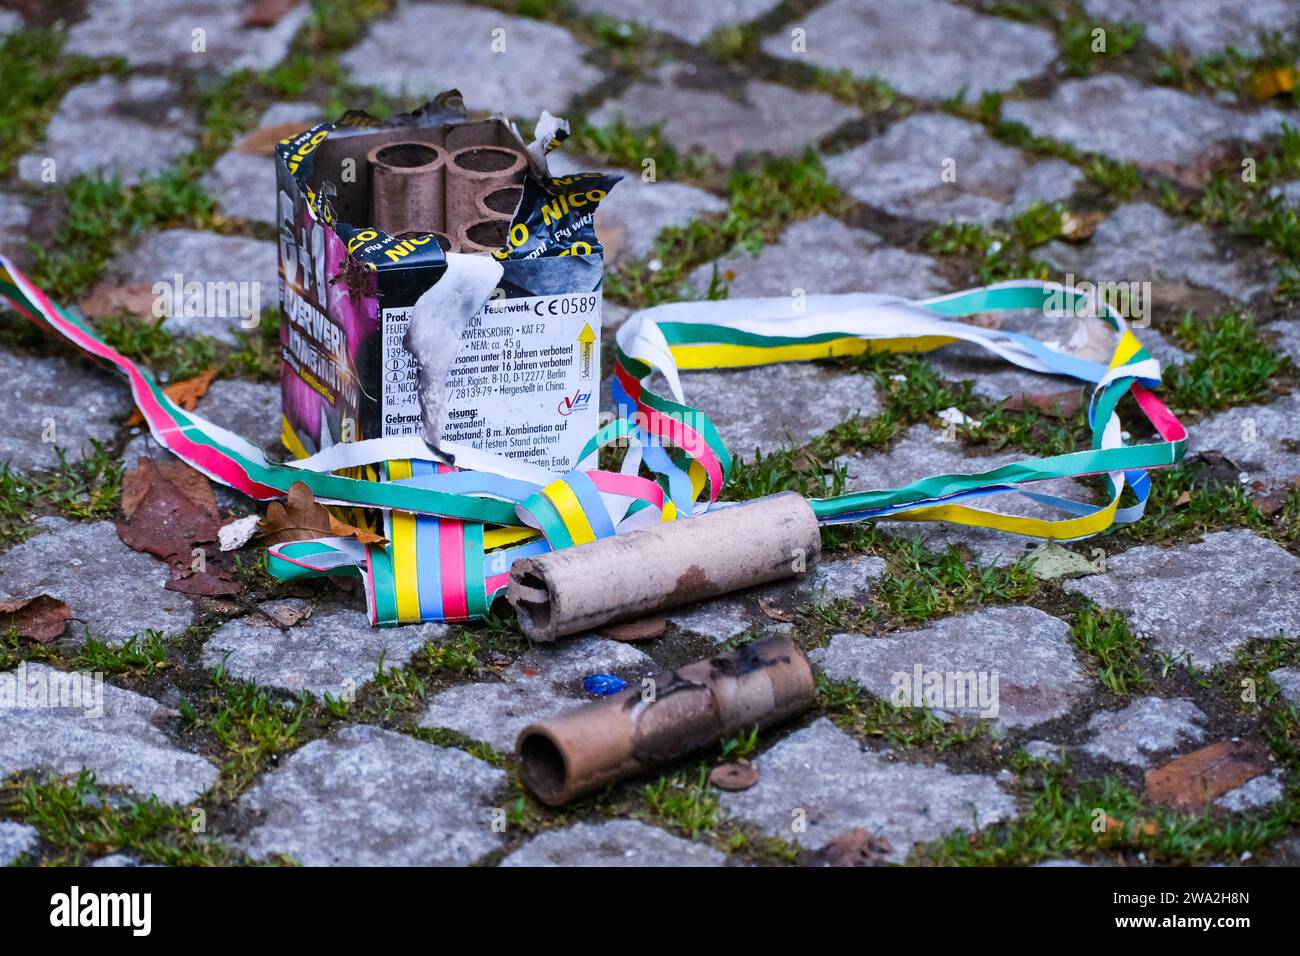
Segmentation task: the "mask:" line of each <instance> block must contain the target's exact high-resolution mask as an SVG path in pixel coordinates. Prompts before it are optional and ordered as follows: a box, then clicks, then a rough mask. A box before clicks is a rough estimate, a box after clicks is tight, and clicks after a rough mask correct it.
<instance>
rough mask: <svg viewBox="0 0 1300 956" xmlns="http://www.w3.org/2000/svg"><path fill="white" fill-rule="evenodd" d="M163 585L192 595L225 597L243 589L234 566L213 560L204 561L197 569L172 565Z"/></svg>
mask: <svg viewBox="0 0 1300 956" xmlns="http://www.w3.org/2000/svg"><path fill="white" fill-rule="evenodd" d="M163 587H165V588H166V589H167V590H168V591H177V592H179V593H181V594H189V595H193V596H194V597H225V596H228V595H231V594H238V593H239V592H240V591H242V590H243V589H244V586H243V584H241V583H240V581H239V576H238V575H237V574H236V573H235V569H234V568H232V567H230V566H229V565H227V564H217V563H215V562H213V563H211V564H208V563H205V564H204V566H203V569H202V570H199V571H195V570H192V569H191V568H189V567H185V568H175V567H173V569H172V576H171V579H170V580H169V581H168V582H167V583H166V584H165V585H163Z"/></svg>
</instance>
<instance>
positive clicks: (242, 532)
mask: <svg viewBox="0 0 1300 956" xmlns="http://www.w3.org/2000/svg"><path fill="white" fill-rule="evenodd" d="M261 523H262V519H260V518H259V517H258V516H257V515H249V516H248V517H247V518H237V519H235V520H234V521H231V522H230V523H228V524H223V525H222V526H221V530H220V531H218V532H217V544H218V545H219V546H220V548H221V550H222V551H238V550H239V549H240V548H242V547H243V546H244V545H246V544H248V542H249V540H250V539H251V538H252V537H253V535H255V534H257V526H258V525H259V524H261Z"/></svg>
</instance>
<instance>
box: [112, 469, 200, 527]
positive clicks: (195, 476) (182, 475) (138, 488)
mask: <svg viewBox="0 0 1300 956" xmlns="http://www.w3.org/2000/svg"><path fill="white" fill-rule="evenodd" d="M158 481H167V482H170V483H171V484H172V485H173V486H175V488H176V490H177V491H179V492H180V493H181V494H183V495H184V496H185V497H186V498H188V499H189V500H190V501H191V502H193V503H194V504H195V505H197V506H198V507H199V508H202V509H203V511H204V512H205V513H206V514H208V515H210V516H211V517H213V518H217V517H218V516H219V514H220V512H219V511H218V510H217V499H216V496H215V495H214V494H213V493H212V484H211V482H209V481H208V479H207V476H206V475H204V474H203V473H202V472H200V471H196V470H194V469H193V468H191V467H190V466H189V465H187V464H185V462H183V461H163V462H156V461H154V460H153V459H152V458H141V459H139V460H138V461H137V462H136V464H135V467H134V468H132V469H131V470H130V471H128V472H127V473H126V474H125V475H123V476H122V513H123V514H124V515H126V518H127V521H130V520H131V517H132V516H133V515H134V514H135V512H136V509H137V508H138V507H139V505H140V502H141V501H143V500H144V497H145V495H146V494H148V492H149V490H150V489H151V488H152V487H153V486H154V484H155V483H156V482H158Z"/></svg>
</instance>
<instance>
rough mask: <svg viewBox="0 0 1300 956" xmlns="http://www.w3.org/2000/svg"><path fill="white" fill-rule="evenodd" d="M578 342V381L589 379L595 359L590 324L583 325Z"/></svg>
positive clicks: (594, 342)
mask: <svg viewBox="0 0 1300 956" xmlns="http://www.w3.org/2000/svg"><path fill="white" fill-rule="evenodd" d="M578 342H579V343H581V347H580V348H579V349H578V377H579V379H580V380H586V379H590V378H591V372H592V368H593V366H594V365H595V364H596V363H595V358H596V333H595V332H593V331H592V330H591V323H590V322H586V323H583V326H582V331H581V332H579V333H578Z"/></svg>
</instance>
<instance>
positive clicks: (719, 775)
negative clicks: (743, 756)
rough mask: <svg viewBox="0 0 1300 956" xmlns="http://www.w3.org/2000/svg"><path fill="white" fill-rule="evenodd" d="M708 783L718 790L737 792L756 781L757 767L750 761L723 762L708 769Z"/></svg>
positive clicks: (746, 788) (747, 787)
mask: <svg viewBox="0 0 1300 956" xmlns="http://www.w3.org/2000/svg"><path fill="white" fill-rule="evenodd" d="M709 783H711V784H713V785H714V786H715V787H717V788H718V789H719V790H726V791H727V792H728V793H739V792H740V791H741V790H748V789H749V788H750V787H752V786H753V785H754V784H756V783H758V768H757V767H755V766H754V765H753V764H752V763H724V764H722V765H721V766H718V767H714V768H713V769H712V770H710V771H709Z"/></svg>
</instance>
